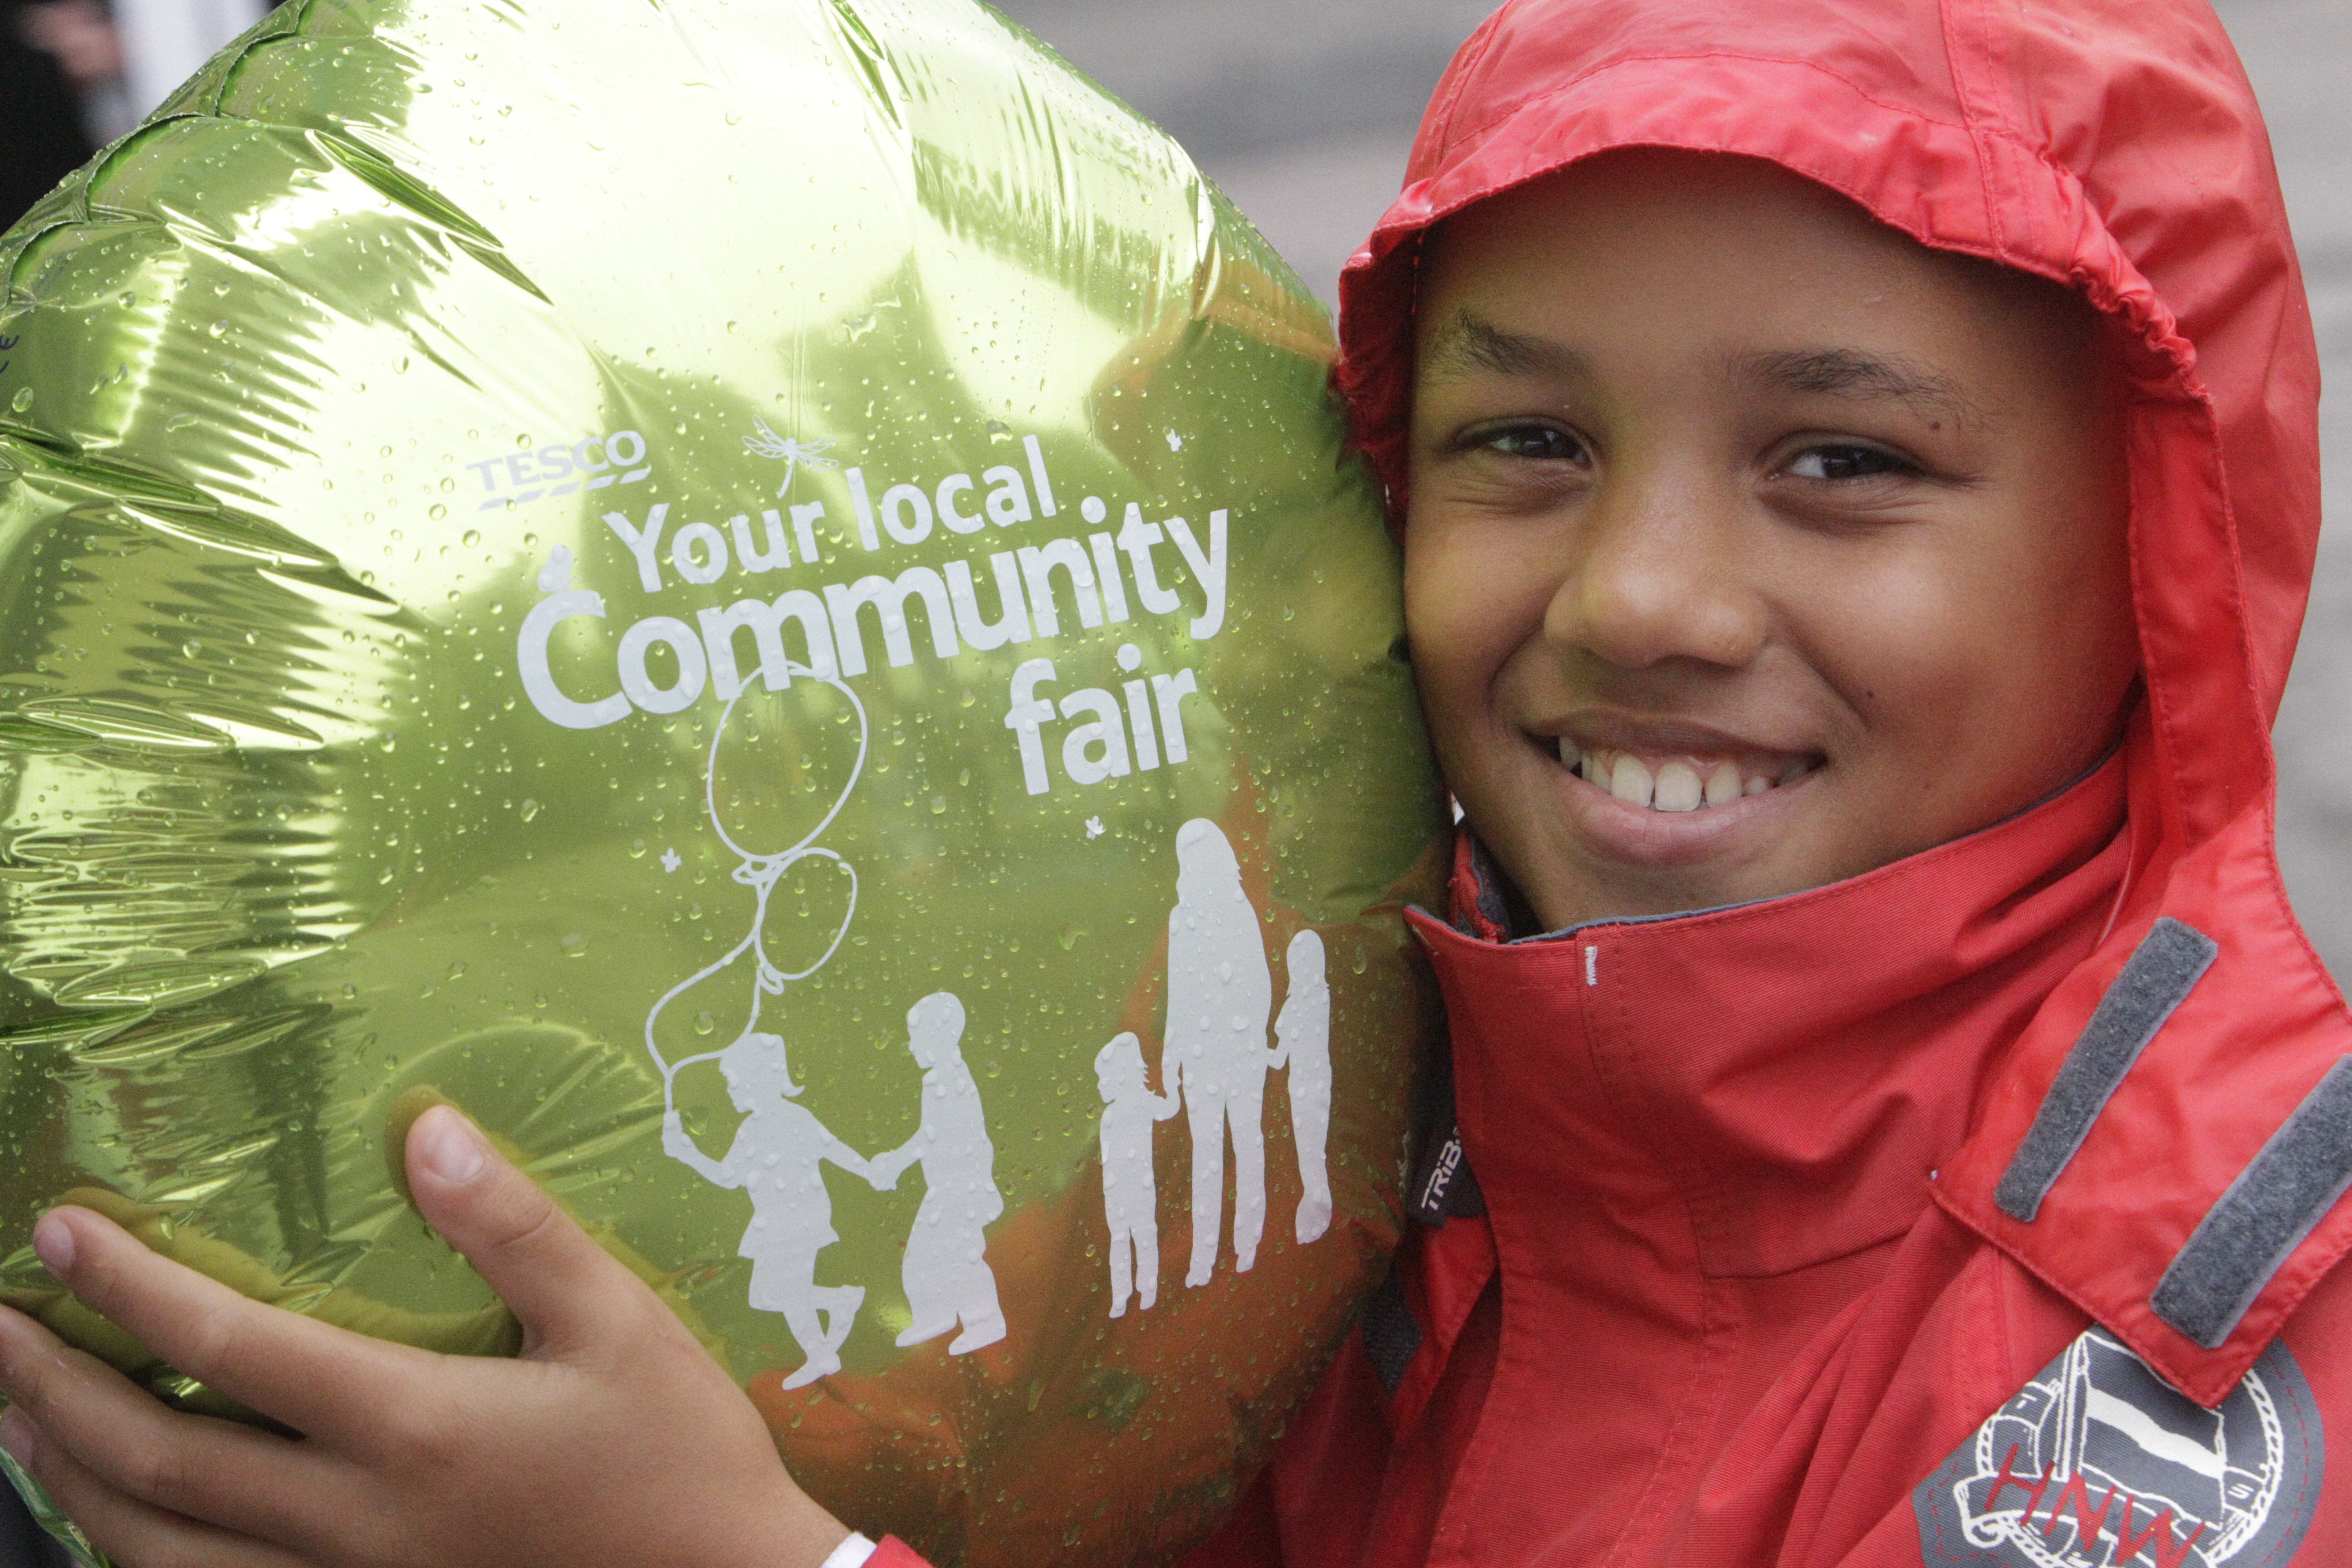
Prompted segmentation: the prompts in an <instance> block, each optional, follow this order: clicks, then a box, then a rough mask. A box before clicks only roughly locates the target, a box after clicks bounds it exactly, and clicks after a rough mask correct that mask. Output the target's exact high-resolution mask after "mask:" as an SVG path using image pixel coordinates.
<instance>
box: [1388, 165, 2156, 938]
mask: <svg viewBox="0 0 2352 1568" xmlns="http://www.w3.org/2000/svg"><path fill="white" fill-rule="evenodd" d="M1419 320H1420V328H1419V365H1420V369H1419V373H1418V377H1417V382H1416V385H1415V389H1414V405H1413V431H1412V511H1411V519H1410V522H1409V525H1408V527H1407V531H1406V590H1405V593H1406V615H1407V620H1408V623H1409V626H1410V627H1411V631H1412V650H1413V661H1414V665H1415V668H1416V669H1417V671H1418V673H1419V678H1420V681H1421V688H1422V693H1423V701H1424V704H1425V707H1426V710H1427V712H1428V716H1429V722H1430V727H1431V731H1432V732H1433V736H1434V739H1435V742H1436V745H1437V751H1438V756H1439V760H1440V762H1441V763H1442V764H1443V765H1444V770H1445V776H1446V779H1447V782H1448V783H1449V784H1451V785H1452V786H1453V789H1454V794H1455V795H1456V797H1457V798H1458V799H1459V800H1460V801H1461V803H1462V805H1463V807H1464V809H1465V812H1466V813H1467V814H1468V816H1469V818H1470V820H1471V823H1472V824H1473V826H1475V827H1476V828H1477V830H1478V832H1479V834H1480V836H1481V837H1483V838H1484V839H1485V841H1486V844H1487V845H1488V847H1490V848H1492V849H1493V850H1494V852H1495V853H1496V856H1497V857H1498V858H1500V859H1501V861H1502V863H1503V865H1504V866H1505V867H1506V868H1507V869H1508V870H1509V872H1510V873H1511V875H1512V879H1513V880H1514V881H1516V882H1517V885H1518V888H1519V889H1520V891H1521V892H1522V893H1524V894H1525V895H1526V897H1527V900H1528V903H1529V904H1530V905H1531V906H1532V908H1533V911H1534V913H1535V914H1536V915H1537V917H1538V919H1540V920H1541V921H1543V923H1544V924H1545V926H1546V927H1547V928H1556V927H1559V926H1562V925H1567V924H1570V923H1572V922H1574V921H1579V920H1588V919H1594V918H1598V917H1601V916H1609V915H1638V914H1657V913H1666V912H1671V911H1675V910H1694V909H1706V908H1712V907H1715V906H1718V905H1723V904H1728V903H1738V902H1742V901H1745V900H1754V899H1762V898H1771V897H1775V896H1779V895H1781V894H1785V893H1790V892H1795V891H1799V890H1801V889H1807V888H1813V887H1819V886H1821V885H1822V884H1824V883H1828V882H1832V881H1836V880H1839V879H1843V878H1846V877H1851V876H1854V875H1857V874H1859V873H1861V872H1864V871H1867V870H1870V869H1872V868H1874V867H1878V866H1883V865H1885V864H1887V863H1888V862H1890V861H1893V860H1896V859H1899V858H1903V857H1904V856H1906V855H1910V854H1913V853H1916V852H1917V851H1919V850H1922V849H1926V848H1927V847H1931V846H1933V845H1937V844H1940V843H1943V842H1945V841H1946V840H1948V839H1951V838H1954V837H1959V836H1960V835H1963V834H1966V833H1969V832H1971V831H1973V830H1975V829H1977V828H1979V827H1982V826H1988V825H1989V824H1991V823H1993V822H1996V821H1999V820H2000V818H2002V817H2003V816H2008V815H2010V814H2011V813H2013V812H2015V811H2017V810H2020V809H2021V808H2022V807H2024V806H2026V805H2031V804H2032V802H2034V801H2035V800H2037V799H2040V798H2041V797H2042V796H2043V795H2047V794H2049V793H2051V792H2052V791H2053V790H2055V789H2056V788H2058V787H2059V786H2060V785H2062V784H2064V783H2065V782H2066V781H2067V780H2069V779H2070V778H2072V777H2073V776H2074V775H2075V774H2077V773H2081V772H2083V771H2084V769H2085V768H2087V767H2089V766H2090V765H2091V764H2092V763H2095V761H2096V760H2097V759H2098V757H2099V756H2100V754H2101V753H2102V752H2104V751H2105V749H2106V748H2107V747H2108V745H2110V744H2111V743H2112V742H2113V741H2114V739H2115V737H2116V733H2117V732H2118V726H2119V722H2120V720H2121V716H2122V714H2123V711H2124V708H2125V704H2126V700H2127V696H2128V694H2129V691H2130V689H2131V684H2132V679H2133V674H2134V670H2135V668H2136V663H2137V647H2136V638H2135V632H2134V626H2133V619H2132V613H2131V605H2130V599H2129V594H2128V586H2127V584H2128V571H2127V563H2126V546H2125V517H2126V476H2125V470H2124V462H2123V456H2122V438H2121V417H2120V412H2119V410H2120V405H2121V399H2120V394H2119V391H2118V388H2117V385H2116V382H2117V379H2118V378H2117V376H2116V373H2115V372H2114V371H2113V370H2112V369H2111V368H2110V366H2109V363H2108V355H2107V353H2106V352H2105V349H2104V348H2103V346H2102V342H2101V338H2100V332H2099V329H2098V326H2097V323H2096V321H2095V318H2094V317H2093V316H2092V313H2091V312H2090V310H2089V309H2088V307H2086V306H2084V305H2083V304H2081V303H2080V302H2078V301H2076V300H2074V299H2072V298H2070V297H2068V296H2066V295H2064V294H2063V293H2062V292H2060V291H2059V290H2058V289H2056V288H2055V287H2054V286H2053V285H2049V284H2046V283H2042V282H2040V281H2038V280H2034V279H2025V278H2021V277H2017V276H2013V275H2010V274H2005V273H2000V272H1998V271H1996V270H1994V269H1993V268H1989V267H1985V266H1983V265H1982V264H1979V263H1975V262H1971V261H1968V260H1964V259H1961V258H1954V257H1950V256H1946V255H1942V254H1939V253H1937V252H1934V251H1930V250H1928V249H1927V248H1926V247H1921V246H1919V245H1917V244H1916V243H1915V242H1913V241H1912V240H1910V239H1908V238H1907V237H1903V236H1900V235H1898V234H1896V233H1895V231H1893V230H1891V229H1887V228H1885V227H1882V226H1879V225H1877V224H1875V223H1874V222H1873V221H1872V220H1871V219H1870V218H1869V217H1868V216H1865V215H1864V213H1863V212H1862V211H1861V209H1860V208H1858V207H1854V206H1853V205H1849V204H1847V203H1846V202H1845V201H1844V200H1843V198H1841V197H1838V196H1835V195H1831V194H1830V193H1828V192H1826V191H1824V190H1822V188H1821V187H1818V186H1815V185H1812V184H1809V183H1807V182H1805V181H1802V180H1800V179H1798V178H1796V177H1795V176H1793V175H1790V174H1785V173H1782V172H1780V171H1779V170H1776V169H1773V168H1771V167H1770V166H1769V165H1766V164H1763V163H1755V162H1751V161H1748V160H1744V159H1734V158H1706V157H1703V156H1700V155H1696V154H1689V153H1648V152H1643V153H1621V154H1616V155H1613V156H1612V157H1609V158H1604V159H1601V160H1598V161H1596V162H1594V163H1588V164H1583V165H1580V166H1578V167H1577V168H1575V169H1573V170H1570V171H1569V172H1568V173H1567V174H1562V175H1559V176H1555V177H1553V178H1552V179H1551V180H1549V181H1546V182H1544V183H1542V184H1538V185H1535V186H1532V187H1529V188H1528V189H1527V190H1524V191H1520V192H1515V193H1512V194H1510V195H1506V196H1502V197H1498V198H1496V199H1494V200H1491V201H1488V202H1486V203H1484V204H1482V205H1479V206H1476V207H1474V208H1472V209H1470V210H1469V211H1468V212H1467V213H1465V214H1464V215H1463V216H1459V217H1456V218H1454V219H1452V220H1450V221H1449V222H1448V223H1447V224H1446V225H1445V226H1444V230H1443V232H1442V234H1441V235H1440V237H1438V239H1437V241H1436V242H1435V243H1434V245H1433V254H1432V255H1431V257H1430V258H1428V261H1427V265H1426V267H1425V268H1424V271H1423V290H1422V297H1421V307H1420V312H1419ZM1579 762H1581V767H1582V770H1583V773H1584V775H1585V776H1579V773H1577V772H1576V771H1574V770H1575V769H1576V768H1577V767H1578V766H1579Z"/></svg>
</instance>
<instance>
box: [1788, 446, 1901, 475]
mask: <svg viewBox="0 0 2352 1568" xmlns="http://www.w3.org/2000/svg"><path fill="white" fill-rule="evenodd" d="M1788 471H1789V472H1790V474H1791V475H1793V476H1794V477H1796V478H1798V479H1826V480H1829V481H1830V482H1832V483H1835V482H1837V481H1839V480H1843V479H1876V478H1877V477H1878V476H1879V475H1881V474H1901V473H1909V472H1910V471H1911V465H1910V464H1908V463H1906V462H1905V461H1904V460H1903V459H1902V458H1898V457H1896V456H1895V454H1894V453H1892V452H1882V451H1880V450H1879V449H1878V448H1877V447H1838V446H1830V447H1809V448H1807V449H1806V450H1804V451H1802V452H1800V453H1798V454H1797V456H1796V458H1795V459H1794V460H1793V461H1791V462H1790V464H1789V468H1788Z"/></svg>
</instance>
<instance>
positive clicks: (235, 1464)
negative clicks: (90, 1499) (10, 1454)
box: [0, 1309, 338, 1540]
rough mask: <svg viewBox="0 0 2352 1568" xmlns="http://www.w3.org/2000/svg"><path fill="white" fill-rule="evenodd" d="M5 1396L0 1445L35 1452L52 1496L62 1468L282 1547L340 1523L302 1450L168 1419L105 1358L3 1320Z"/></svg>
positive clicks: (206, 1419) (245, 1432) (262, 1435)
mask: <svg viewBox="0 0 2352 1568" xmlns="http://www.w3.org/2000/svg"><path fill="white" fill-rule="evenodd" d="M0 1388H5V1392H6V1394H7V1395H8V1397H9V1399H10V1401H11V1405H10V1408H9V1410H8V1412H7V1414H6V1415H0V1440H5V1442H6V1443H7V1444H8V1447H10V1449H11V1450H12V1451H15V1450H17V1449H20V1448H24V1447H27V1445H28V1444H29V1449H30V1453H29V1458H28V1464H27V1468H30V1469H31V1470H32V1471H33V1473H34V1475H35V1476H37V1477H38V1478H39V1479H40V1480H41V1482H42V1483H43V1484H44V1485H48V1484H49V1478H50V1473H51V1470H52V1469H53V1468H55V1469H57V1471H58V1474H60V1475H61V1476H63V1477H65V1478H66V1479H67V1480H68V1481H69V1482H71V1483H72V1484H75V1485H80V1486H84V1487H85V1488H88V1487H90V1486H91V1485H93V1484H95V1485H97V1486H100V1487H102V1489H103V1490H104V1491H105V1492H107V1493H111V1494H120V1495H121V1496H122V1497H124V1498H128V1499H131V1500H135V1501H137V1502H139V1503H141V1504H142V1505H144V1506H146V1507H148V1508H151V1509H160V1510H164V1511H166V1512H169V1513H173V1514H178V1515H184V1516H186V1517H188V1518H191V1519H196V1520H202V1521H206V1522H209V1523H212V1524H217V1525H222V1526H226V1527H228V1528H231V1529H235V1530H239V1531H250V1532H253V1533H256V1534H259V1535H265V1536H268V1537H271V1538H274V1539H281V1540H282V1539H288V1538H294V1537H299V1535H300V1534H301V1533H303V1532H304V1530H305V1527H306V1523H307V1521H310V1520H313V1519H314V1518H316V1517H319V1516H321V1515H326V1516H331V1515H332V1514H333V1513H334V1512H336V1511H337V1509H338V1500H337V1499H336V1498H334V1497H332V1496H329V1495H327V1494H328V1493H330V1492H331V1490H333V1489H334V1483H333V1480H332V1479H331V1475H330V1472H329V1469H328V1467H327V1462H326V1461H322V1460H321V1459H320V1458H318V1457H317V1456H315V1455H313V1454H310V1453H307V1452H305V1451H304V1449H303V1447H302V1445H300V1444H299V1443H295V1442H291V1441H289V1440H288V1439H286V1438H284V1437H279V1436H274V1435H272V1434H270V1433H267V1432H261V1431H257V1430H255V1429H253V1428H252V1427H249V1426H237V1425H236V1424H235V1423H233V1422H228V1421H219V1420H215V1419H213V1418H212V1417H210V1416H205V1415H185V1414H183V1413H181V1412H179V1411H176V1410H173V1409H170V1408H169V1407H167V1406H166V1405H163V1403H162V1402H160V1401H158V1400H156V1399H155V1398H153V1397H152V1395H150V1394H146V1393H145V1392H143V1391H142V1390H141V1389H140V1388H138V1387H137V1386H136V1385H134V1384H132V1383H131V1381H130V1380H129V1379H128V1378H126V1377H124V1376H123V1375H122V1374H121V1373H118V1372H116V1371H115V1370H114V1369H113V1368H112V1367H110V1366H108V1365H107V1364H106V1363H104V1362H101V1361H100V1360H99V1359H98V1358H97V1357H95V1356H92V1355H88V1354H85V1353H84V1352H80V1351H78V1350H75V1349H73V1348H72V1347H70V1346H68V1345H67V1344H66V1343H64V1342H62V1341H60V1340H58V1338H57V1336H56V1335H54V1334H52V1333H50V1332H49V1331H47V1329H44V1328H43V1327H41V1326H40V1325H39V1324H38V1323H36V1322H34V1321H32V1320H31V1319H29V1318H26V1317H24V1316H23V1315H21V1314H19V1313H16V1312H13V1311H8V1310H5V1309H0ZM20 1458H26V1456H23V1455H20ZM93 1495H96V1494H95V1493H93ZM61 1501H62V1500H61ZM67 1511H68V1513H69V1514H71V1515H72V1516H73V1518H74V1520H75V1521H76V1522H77V1523H85V1522H86V1521H84V1520H83V1519H82V1516H81V1515H80V1514H79V1513H78V1512H75V1511H74V1510H72V1509H71V1508H68V1510H67Z"/></svg>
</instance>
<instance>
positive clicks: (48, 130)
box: [0, 0, 94, 228]
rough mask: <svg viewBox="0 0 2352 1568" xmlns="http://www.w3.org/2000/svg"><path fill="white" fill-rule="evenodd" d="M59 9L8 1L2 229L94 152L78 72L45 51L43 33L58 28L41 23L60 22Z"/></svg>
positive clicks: (1, 109)
mask: <svg viewBox="0 0 2352 1568" xmlns="http://www.w3.org/2000/svg"><path fill="white" fill-rule="evenodd" d="M57 11H58V7H57V6H56V5H26V4H24V3H23V0H0V228H5V227H6V226H8V225H10V224H13V223H15V222H16V220H17V219H18V218H19V217H21V216H24V214H25V209H26V208H27V207H29V206H31V205H33V204H34V203H35V202H37V201H38V200H40V199H41V198H42V197H43V196H45V195H48V194H49V192H50V191H51V190H53V189H55V188H56V186H57V184H58V181H60V180H62V179H64V178H65V177H66V176H67V175H68V174H71V173H73V172H74V170H76V169H77V168H79V167H80V166H81V164H82V163H85V162H87V161H88V160H89V155H90V153H92V152H93V151H94V149H93V148H92V147H91V146H90V143H89V132H86V131H85V130H84V129H83V127H82V117H81V103H80V100H79V95H78V93H77V91H76V87H77V82H76V80H75V77H74V74H73V71H72V70H70V69H69V68H68V64H67V63H66V62H63V61H61V60H60V59H59V58H58V56H57V55H55V54H53V53H51V52H50V50H49V49H47V48H45V47H42V43H43V42H44V41H46V40H45V38H44V37H42V35H45V34H49V33H54V32H56V31H57V29H56V28H54V27H47V28H44V27H41V26H37V24H38V23H39V22H41V21H45V20H47V21H54V20H57V19H58V18H57V17H55V16H54V15H53V14H54V13H55V12H57ZM72 19H73V20H76V21H79V20H80V17H79V16H76V17H74V18H72ZM84 30H87V29H84ZM81 52H85V53H86V52H88V51H86V50H85V51H81ZM92 63H94V62H84V61H81V60H79V59H77V60H76V61H75V62H73V64H74V65H76V66H78V67H80V66H88V65H90V64H92Z"/></svg>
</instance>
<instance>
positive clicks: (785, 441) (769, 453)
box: [743, 418, 841, 499]
mask: <svg viewBox="0 0 2352 1568" xmlns="http://www.w3.org/2000/svg"><path fill="white" fill-rule="evenodd" d="M751 423H752V424H753V425H755V426H758V427H759V431H760V433H759V434H758V435H757V436H746V437H743V449H744V450H745V451H747V452H749V453H751V455H752V456H753V457H755V458H782V459H783V463H784V482H783V483H782V484H781V485H778V486H777V487H776V494H777V496H778V498H779V499H781V498H782V495H783V493H784V492H785V491H786V490H789V489H792V488H793V474H795V473H797V472H799V471H800V468H801V467H802V466H803V464H805V465H806V466H807V467H809V468H817V469H832V468H839V467H841V465H840V464H839V463H837V462H835V460H834V459H833V458H828V457H826V456H824V454H825V453H826V452H828V451H830V450H831V449H832V447H833V442H832V441H831V440H830V439H827V440H824V441H801V440H796V439H794V438H793V437H789V436H779V435H777V434H776V433H775V432H774V431H773V430H771V429H769V428H768V422H767V421H766V420H764V419H758V418H755V419H753V420H752V421H751Z"/></svg>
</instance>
